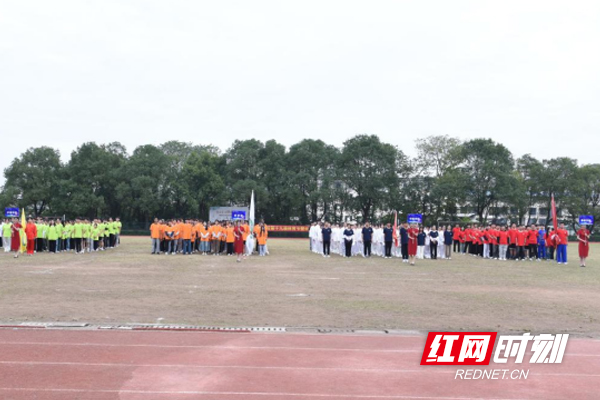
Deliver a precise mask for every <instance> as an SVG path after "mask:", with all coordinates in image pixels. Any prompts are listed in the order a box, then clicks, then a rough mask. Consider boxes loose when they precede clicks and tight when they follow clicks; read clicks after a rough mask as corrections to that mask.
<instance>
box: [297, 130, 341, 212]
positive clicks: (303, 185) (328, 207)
mask: <svg viewBox="0 0 600 400" xmlns="http://www.w3.org/2000/svg"><path fill="white" fill-rule="evenodd" d="M339 155H340V152H339V150H338V149H337V148H335V147H334V146H331V145H328V144H326V143H325V142H323V141H322V140H313V139H304V140H302V141H300V142H298V143H296V144H294V145H293V146H291V147H290V151H289V153H288V155H287V165H286V168H285V170H286V171H288V172H289V174H290V177H289V178H290V181H289V182H290V185H291V187H290V194H291V196H292V197H293V198H294V199H296V200H297V202H296V206H297V207H298V208H299V212H300V215H299V218H300V221H301V223H303V224H307V223H309V222H311V221H316V220H319V219H321V218H323V217H324V216H327V214H329V216H330V217H334V218H333V219H335V214H336V212H335V211H336V208H339V207H340V206H341V205H343V204H344V202H343V201H342V199H341V198H339V193H341V192H343V190H342V188H341V184H340V182H339V181H337V177H336V175H337V171H336V164H337V162H338V158H339Z"/></svg>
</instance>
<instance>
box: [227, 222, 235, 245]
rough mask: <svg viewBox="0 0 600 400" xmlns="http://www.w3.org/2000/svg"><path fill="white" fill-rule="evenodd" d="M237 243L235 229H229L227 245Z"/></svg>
mask: <svg viewBox="0 0 600 400" xmlns="http://www.w3.org/2000/svg"><path fill="white" fill-rule="evenodd" d="M234 241H235V235H234V234H233V227H232V226H230V227H228V228H227V243H233V242H234Z"/></svg>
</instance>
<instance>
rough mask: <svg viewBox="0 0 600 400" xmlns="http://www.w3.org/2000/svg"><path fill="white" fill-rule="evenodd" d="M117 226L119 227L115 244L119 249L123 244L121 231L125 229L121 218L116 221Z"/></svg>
mask: <svg viewBox="0 0 600 400" xmlns="http://www.w3.org/2000/svg"><path fill="white" fill-rule="evenodd" d="M115 226H116V227H117V241H116V243H115V247H119V245H120V244H121V230H122V229H123V224H122V223H121V218H117V219H116V220H115Z"/></svg>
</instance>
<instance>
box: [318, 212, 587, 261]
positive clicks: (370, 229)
mask: <svg viewBox="0 0 600 400" xmlns="http://www.w3.org/2000/svg"><path fill="white" fill-rule="evenodd" d="M308 235H309V239H310V249H311V250H312V251H313V252H315V253H319V254H322V255H323V257H330V255H331V252H333V253H334V254H339V255H341V256H344V257H352V256H363V257H371V256H372V255H375V256H379V257H384V258H391V257H399V258H402V261H403V262H406V263H410V264H411V265H414V264H415V260H416V259H432V260H436V259H438V258H440V259H447V260H450V259H451V258H452V254H453V253H460V254H470V255H472V256H476V257H481V258H484V259H495V260H502V261H506V260H516V261H525V260H527V261H534V260H535V261H542V260H554V258H555V256H556V261H557V262H558V263H559V264H567V245H568V231H567V230H566V229H565V226H564V224H560V227H559V228H558V229H557V230H556V231H555V230H554V228H550V229H548V230H546V229H545V228H544V227H543V226H536V225H531V226H528V227H527V226H517V225H516V224H512V225H511V226H500V225H495V224H490V225H488V226H478V225H477V224H469V225H466V226H460V225H458V224H457V225H455V226H454V227H452V226H451V225H447V226H440V227H436V226H431V227H420V226H418V225H417V224H410V225H409V224H408V223H404V224H401V225H400V226H399V227H398V228H397V229H394V227H392V225H391V224H389V223H388V224H387V225H378V224H375V225H373V226H371V224H370V223H369V222H367V223H365V224H364V226H361V225H358V224H352V223H347V224H342V225H338V224H334V225H331V224H330V223H329V222H325V223H317V222H315V223H313V224H312V226H311V227H310V229H309V233H308ZM589 239H590V231H589V230H588V229H587V227H585V226H582V227H581V228H580V229H579V231H577V240H578V243H579V261H580V263H579V265H580V266H581V267H585V263H586V259H587V257H588V255H589Z"/></svg>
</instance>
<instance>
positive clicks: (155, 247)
mask: <svg viewBox="0 0 600 400" xmlns="http://www.w3.org/2000/svg"><path fill="white" fill-rule="evenodd" d="M160 230H161V226H160V223H159V222H158V218H154V223H153V224H152V225H150V238H152V254H160Z"/></svg>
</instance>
